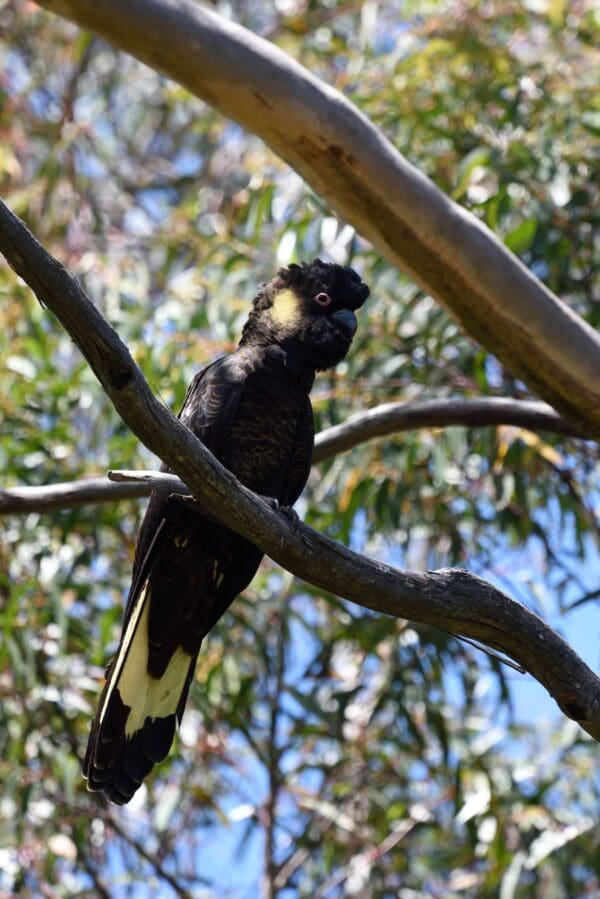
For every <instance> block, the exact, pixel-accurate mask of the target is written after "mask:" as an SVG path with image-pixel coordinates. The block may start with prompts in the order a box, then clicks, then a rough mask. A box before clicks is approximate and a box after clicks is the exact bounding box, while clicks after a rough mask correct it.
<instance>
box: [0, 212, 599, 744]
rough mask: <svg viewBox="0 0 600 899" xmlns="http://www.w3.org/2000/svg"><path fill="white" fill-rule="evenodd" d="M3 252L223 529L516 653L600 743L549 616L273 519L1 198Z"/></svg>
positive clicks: (329, 580)
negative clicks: (157, 390) (161, 398)
mask: <svg viewBox="0 0 600 899" xmlns="http://www.w3.org/2000/svg"><path fill="white" fill-rule="evenodd" d="M0 251H1V252H3V253H4V255H5V257H6V259H7V260H8V262H9V264H10V265H11V266H12V267H13V268H14V270H15V271H16V272H17V273H18V274H19V275H21V277H23V278H24V280H25V281H26V282H27V283H28V284H29V286H30V287H31V288H32V290H33V291H34V292H35V294H36V296H37V298H38V300H39V301H40V302H41V303H43V304H44V305H45V306H47V307H48V308H49V309H50V310H51V311H52V312H53V313H54V314H55V315H56V316H57V318H58V319H59V320H60V322H61V323H62V324H63V326H64V327H65V328H66V330H67V331H68V333H69V334H70V336H71V337H72V338H73V340H74V341H75V342H76V343H77V345H78V347H79V348H80V350H81V351H82V353H83V355H84V356H85V358H86V359H87V360H88V362H89V363H90V365H91V367H92V369H93V371H94V372H95V374H96V376H97V377H98V379H99V381H100V383H101V384H102V386H103V387H104V389H105V390H106V393H107V394H108V396H109V397H110V399H111V401H112V402H113V404H114V406H115V408H116V409H117V411H118V412H119V414H120V415H121V417H122V419H123V421H124V422H125V423H126V424H127V425H128V426H129V427H130V428H131V430H132V431H133V432H134V433H135V434H136V435H137V436H138V437H139V438H140V439H141V440H142V441H143V442H144V443H145V444H146V446H147V447H148V448H149V449H150V450H152V451H153V452H154V453H156V455H157V456H159V457H160V458H161V459H163V460H164V461H165V462H166V463H167V465H169V466H170V467H171V468H172V469H173V470H174V471H175V472H176V473H177V475H178V476H179V477H180V478H181V479H182V480H183V481H184V483H186V484H187V485H189V487H190V489H191V490H192V492H193V494H194V496H195V497H197V498H198V500H199V501H200V502H201V503H202V504H203V505H205V506H207V507H208V508H209V509H210V511H211V515H213V516H214V517H215V518H216V519H217V520H218V521H220V522H221V523H222V524H224V525H226V526H228V527H230V528H232V530H234V531H236V532H237V533H239V534H242V535H243V536H245V537H247V538H248V539H249V540H251V541H252V542H253V543H254V544H256V545H257V546H258V547H260V549H262V550H263V551H264V552H265V553H267V554H268V555H269V556H270V557H271V558H272V559H274V560H275V561H276V562H278V563H279V564H280V565H282V566H283V567H284V568H287V569H288V570H289V571H291V572H292V573H293V574H295V575H297V576H298V577H300V578H302V579H303V580H305V581H308V582H309V583H311V584H314V585H315V586H316V587H319V588H320V589H322V590H326V591H329V592H331V593H335V594H337V595H339V596H342V597H345V598H346V599H349V600H351V601H353V602H356V603H358V604H359V605H361V606H364V607H365V608H369V609H373V610H374V611H378V612H384V613H386V614H388V615H393V616H395V617H402V618H409V619H412V620H414V621H418V622H421V623H424V624H428V625H431V626H432V627H437V628H440V629H441V630H444V631H447V632H448V633H450V634H455V635H457V636H464V637H469V638H471V639H475V640H479V641H480V642H482V643H485V644H487V645H488V646H491V647H492V648H494V649H497V650H499V651H501V652H504V653H506V655H508V656H509V657H511V658H513V659H514V660H515V661H516V662H518V663H519V664H520V665H522V666H523V667H524V668H525V669H526V670H527V671H529V672H530V673H531V674H533V676H534V677H536V678H537V679H538V680H539V681H540V683H542V684H543V685H544V686H545V687H546V689H547V690H548V692H549V693H550V694H551V695H552V696H553V697H554V699H555V700H556V702H557V703H558V705H559V706H560V708H561V709H562V710H563V712H564V713H565V714H566V715H568V716H569V717H570V718H574V719H575V720H576V721H578V722H579V723H580V724H581V726H582V727H583V728H584V729H585V730H586V731H587V732H588V733H589V734H591V735H592V736H593V737H594V738H595V739H596V740H598V741H599V742H600V678H598V677H597V676H596V675H595V674H594V672H593V671H592V670H591V669H590V668H588V666H587V665H586V664H585V663H584V662H583V660H582V659H581V658H579V656H578V655H577V653H576V652H575V651H574V650H573V649H571V647H570V646H569V645H568V644H567V643H566V642H565V641H564V640H563V639H562V637H560V636H559V635H558V634H556V633H555V632H554V631H553V630H552V629H551V628H550V627H549V626H548V625H547V624H546V623H545V622H544V621H542V619H541V618H539V617H538V616H537V615H535V614H533V613H532V612H530V611H529V610H528V609H526V608H524V606H522V605H520V604H519V603H517V602H515V601H514V600H513V599H511V598H510V597H508V596H506V595H505V594H503V593H502V592H501V591H500V590H497V589H496V588H495V587H493V586H492V585H491V584H488V583H487V582H486V581H483V580H481V579H480V578H478V577H476V576H475V575H473V574H470V573H469V572H467V571H462V570H460V569H445V570H440V571H428V572H414V571H402V570H399V569H395V568H392V567H391V566H389V565H386V564H384V563H383V562H379V561H376V560H373V559H369V558H367V557H365V556H362V555H360V554H358V553H355V552H352V551H351V550H349V549H347V548H346V547H345V546H342V545H341V544H339V543H336V542H335V541H333V540H330V539H329V538H328V537H325V536H323V535H321V534H318V533H317V532H316V531H313V530H312V529H311V528H309V527H307V526H305V525H298V526H297V525H295V524H294V523H293V522H291V521H290V520H289V519H288V518H287V517H286V516H285V515H281V514H280V513H278V512H275V511H273V509H271V508H270V506H268V505H267V504H266V503H265V502H263V501H262V500H261V499H260V498H259V497H258V496H256V495H255V494H253V493H252V492H251V491H250V490H248V489H247V488H245V487H244V486H243V485H241V484H240V483H239V482H238V481H237V480H236V478H235V477H234V476H233V475H232V474H231V473H230V472H229V471H227V469H226V468H224V467H223V466H222V465H221V464H220V463H219V462H218V461H217V459H215V458H214V456H212V455H211V453H210V452H209V451H208V450H207V449H206V447H204V446H203V444H202V443H201V442H200V441H199V440H198V439H197V438H196V437H195V436H194V435H193V434H192V433H191V431H188V429H187V428H186V427H185V426H184V425H183V424H182V423H181V422H180V421H179V420H178V419H176V418H175V417H174V416H173V414H172V413H171V412H170V411H169V410H168V409H166V408H165V407H164V406H163V405H161V404H160V403H159V402H158V401H157V400H156V398H155V397H154V396H153V394H152V392H151V390H150V388H149V386H148V384H147V382H146V381H145V379H144V377H143V375H142V373H141V371H140V370H139V368H138V367H137V366H136V365H135V363H134V361H133V359H132V358H131V355H130V353H129V351H128V349H127V347H126V346H125V345H124V343H123V342H122V341H121V339H120V338H119V336H118V335H117V333H116V332H115V331H114V330H113V329H112V328H111V327H110V325H109V324H108V323H107V322H106V321H105V320H104V319H103V318H102V316H101V315H100V313H99V312H98V310H97V309H96V308H95V307H94V306H93V305H92V303H91V302H90V300H89V299H88V297H87V296H86V294H85V293H84V292H83V290H82V289H81V287H80V286H79V284H78V283H77V281H76V280H75V278H73V277H72V276H71V275H69V274H68V272H66V271H65V269H64V268H63V267H62V266H61V265H60V263H59V262H57V260H56V259H54V258H53V257H52V256H50V255H49V254H48V253H47V252H46V251H45V250H44V249H43V247H41V246H40V244H39V243H38V242H37V241H36V240H35V238H34V237H33V236H32V235H31V234H30V233H29V231H28V230H27V228H26V227H25V226H24V225H23V223H22V222H21V221H20V220H19V219H18V218H17V217H16V216H15V215H13V213H11V212H10V210H9V209H8V208H7V207H6V206H5V205H4V204H3V203H1V202H0Z"/></svg>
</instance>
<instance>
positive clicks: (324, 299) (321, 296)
mask: <svg viewBox="0 0 600 899" xmlns="http://www.w3.org/2000/svg"><path fill="white" fill-rule="evenodd" d="M315 303H318V304H319V306H330V305H331V297H330V296H329V294H328V293H325V291H321V293H318V294H317V295H316V297H315Z"/></svg>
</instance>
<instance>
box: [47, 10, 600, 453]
mask: <svg viewBox="0 0 600 899" xmlns="http://www.w3.org/2000/svg"><path fill="white" fill-rule="evenodd" d="M38 2H39V3H40V5H41V6H44V7H45V8H46V9H49V10H51V11H53V12H55V13H58V14H59V15H61V16H64V17H66V18H68V19H70V20H72V21H73V22H76V23H78V24H79V25H81V26H82V27H84V28H88V29H90V30H91V31H94V32H96V33H97V34H99V35H101V36H102V37H104V38H105V39H106V40H107V41H109V42H110V43H112V44H114V45H115V46H116V47H119V48H120V49H122V50H125V51H127V52H128V53H131V54H132V55H133V56H136V57H137V58H138V59H140V60H142V62H145V63H147V64H148V65H149V66H151V67H152V68H154V69H156V70H157V71H159V72H162V73H164V74H165V75H168V76H169V77H170V78H173V79H174V80H175V81H178V82H179V83H180V84H183V85H184V86H185V87H187V88H188V89H189V90H190V91H191V92H192V93H194V94H196V95H197V96H198V97H201V98H202V99H203V100H205V101H206V102H207V103H209V104H210V105H211V106H213V107H214V108H215V109H218V110H219V111H220V112H222V113H223V114H224V115H226V116H229V117H230V118H232V119H235V120H236V121H238V122H240V123H241V124H242V125H243V126H244V127H245V128H247V129H248V130H249V131H252V132H254V133H256V134H258V135H260V136H261V137H262V138H263V139H264V140H265V141H266V142H267V143H268V144H269V145H270V146H271V147H272V148H273V149H274V150H275V152H276V153H278V154H279V155H280V156H282V157H283V158H284V159H285V160H286V161H287V162H289V164H290V165H291V166H293V167H294V168H295V169H296V170H297V171H298V172H299V173H300V174H301V175H302V176H303V177H304V178H305V179H306V181H307V182H308V183H309V184H310V185H311V186H312V187H313V188H314V189H315V190H316V191H317V193H319V194H320V195H321V196H323V197H325V198H326V199H327V201H328V202H329V203H330V204H331V206H332V207H333V208H334V209H335V210H336V211H337V212H338V213H339V214H340V215H341V216H342V217H343V218H344V219H346V220H347V221H348V222H350V223H352V224H353V225H354V227H355V228H356V229H357V230H358V231H359V232H360V233H361V234H363V235H364V236H365V237H367V238H368V239H369V240H371V241H372V242H373V244H374V245H375V246H376V247H377V248H378V249H379V250H380V251H381V252H382V253H383V254H384V255H385V256H386V257H387V258H388V259H389V260H390V262H392V263H394V264H395V265H398V266H400V267H401V268H402V269H404V270H405V271H406V272H408V273H409V274H410V275H411V276H412V277H413V278H414V280H415V281H416V282H417V283H418V284H420V285H421V286H422V287H423V288H424V289H425V290H427V291H428V292H429V293H431V294H432V296H434V297H436V298H437V299H438V300H439V301H440V302H441V303H443V304H444V305H445V306H446V308H447V309H448V310H450V311H451V312H452V314H453V315H454V316H456V318H458V319H459V321H460V322H461V324H462V326H463V327H464V329H465V331H467V333H468V334H470V335H471V336H473V337H475V338H476V339H477V340H479V341H480V342H481V343H482V344H483V346H485V348H486V349H487V350H489V351H490V352H492V353H494V354H495V355H496V356H498V358H499V359H500V360H501V361H502V362H503V363H504V364H505V365H507V366H508V368H509V369H510V370H511V371H512V372H513V373H514V374H516V375H518V376H519V377H521V378H522V379H523V380H524V381H525V383H526V384H527V385H528V386H529V387H530V388H531V389H532V390H534V391H536V392H538V393H539V394H540V396H542V397H543V398H544V399H546V400H547V401H548V402H550V403H551V404H552V405H553V406H555V407H556V408H557V409H558V410H559V411H560V412H562V413H563V414H564V415H566V416H567V417H568V418H570V419H572V421H573V422H574V423H575V424H577V425H578V426H579V427H580V428H581V429H582V430H584V431H585V433H586V434H587V435H588V436H589V437H600V378H598V372H599V371H600V338H599V337H598V335H597V334H596V333H595V331H594V330H593V329H592V328H591V327H589V325H587V324H586V323H585V322H584V321H583V320H582V319H580V318H579V317H578V316H577V315H575V314H574V313H573V312H572V311H570V310H569V308H568V307H567V306H566V305H564V304H563V303H562V302H561V301H560V300H559V299H558V298H557V297H556V296H554V294H552V293H551V292H550V291H549V290H548V289H547V288H546V287H545V286H544V285H543V284H542V283H541V282H540V281H539V280H538V279H537V278H535V276H534V275H533V274H532V273H531V272H529V271H528V270H527V269H526V268H525V266H524V265H522V264H521V262H519V260H518V259H517V258H516V257H515V256H514V255H513V254H512V253H510V251H509V250H508V249H507V248H506V247H504V246H503V244H502V243H501V242H500V241H499V240H498V238H497V237H495V235H494V234H493V233H492V232H491V231H489V230H488V229H487V228H486V227H485V225H483V224H482V223H481V222H480V221H479V220H478V219H476V218H475V216H473V215H471V214H470V213H469V212H467V211H466V210H464V209H463V208H462V207H460V206H459V205H457V204H456V203H454V202H453V201H452V200H450V198H449V197H447V196H446V195H445V194H443V193H442V192H441V191H440V190H439V189H438V188H437V187H436V186H435V185H434V184H433V183H432V182H431V181H429V180H428V179H427V178H426V177H425V176H424V175H423V174H422V173H421V172H419V171H418V169H416V168H415V167H414V166H412V165H411V164H410V163H409V162H407V161H406V160H405V159H404V158H403V157H402V156H401V155H400V153H398V152H397V150H396V149H395V148H394V147H393V146H392V144H391V143H390V142H389V141H388V140H387V139H386V138H385V136H384V135H383V134H382V133H381V131H379V130H378V129H377V128H376V127H375V126H374V125H373V124H372V123H371V122H370V121H369V120H368V119H367V118H366V116H364V115H363V114H362V113H361V112H360V111H359V110H358V109H357V108H356V107H355V106H354V105H353V104H352V103H350V102H349V101H348V100H347V99H346V98H345V97H344V96H342V94H340V93H339V92H338V91H336V90H334V89H333V88H331V87H329V86H328V85H327V84H325V83H323V82H322V81H319V80H318V79H317V78H315V77H314V76H313V75H311V73H310V72H308V71H307V70H306V69H305V68H303V66H301V65H299V64H298V63H297V62H295V61H294V60H292V59H291V58H290V57H289V56H288V55H286V54H285V53H284V52H283V51H281V50H279V49H278V48H277V47H276V46H274V45H272V44H270V43H269V42H268V41H265V40H263V39H262V38H260V37H258V36H257V35H255V34H253V33H252V32H250V31H248V30H246V29H244V28H242V27H240V26H239V25H236V24H235V23H233V22H229V21H226V20H225V19H223V18H221V17H220V16H218V15H217V14H216V13H214V12H213V11H212V10H209V9H207V8H206V7H203V6H201V5H200V4H199V3H197V2H196V0H128V2H127V3H123V2H122V0H38Z"/></svg>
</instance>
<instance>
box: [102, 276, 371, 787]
mask: <svg viewBox="0 0 600 899" xmlns="http://www.w3.org/2000/svg"><path fill="white" fill-rule="evenodd" d="M368 294H369V289H368V287H367V285H366V284H363V283H362V282H361V279H360V277H359V276H358V274H357V273H356V272H355V271H353V270H352V269H349V268H343V267H342V266H339V265H333V264H327V263H323V262H321V260H319V259H317V260H315V261H314V262H312V263H311V264H310V265H301V266H298V265H291V266H289V267H288V268H286V269H281V270H280V271H279V272H278V274H277V275H276V277H275V278H273V280H272V281H269V282H268V283H267V284H265V285H264V286H263V288H262V290H261V291H260V292H259V294H258V295H257V296H256V298H255V299H254V302H253V306H252V310H251V312H250V315H249V317H248V320H247V322H246V324H245V326H244V329H243V333H242V339H241V341H240V345H239V346H238V348H237V350H236V352H235V353H232V354H231V355H230V356H225V357H224V358H222V359H219V360H218V361H217V362H215V363H213V364H212V365H209V366H208V368H206V369H204V371H202V372H200V373H199V374H198V375H196V377H195V378H194V380H193V381H192V383H191V384H190V387H189V389H188V392H187V396H186V398H185V402H184V404H183V408H182V410H181V413H180V418H181V420H182V421H183V422H184V424H185V425H187V427H188V428H190V430H191V431H193V432H194V434H196V435H197V436H198V437H199V438H200V439H201V440H202V441H203V443H204V444H205V445H206V446H207V447H208V449H209V450H210V451H211V452H212V453H213V454H214V455H215V456H216V457H217V458H218V459H219V460H220V461H221V462H222V463H223V465H225V466H226V467H227V468H228V469H229V470H230V471H232V472H233V473H234V474H235V475H236V477H237V478H239V480H240V481H241V482H242V483H243V484H245V485H246V486H247V487H249V488H250V489H251V490H254V491H255V492H256V493H260V494H262V495H264V496H269V497H272V498H273V499H276V500H277V501H278V502H279V503H280V504H281V505H284V506H290V505H292V504H293V503H294V502H295V501H296V500H297V498H298V496H299V495H300V493H301V491H302V489H303V487H304V485H305V483H306V479H307V477H308V472H309V470H310V465H311V458H312V448H313V436H314V435H313V419H312V408H311V405H310V399H309V392H310V389H311V387H312V384H313V380H314V376H315V372H316V371H318V370H321V369H326V368H331V367H332V366H334V365H336V364H337V363H338V362H339V361H340V360H341V359H343V357H344V356H345V355H346V353H347V351H348V349H349V347H350V344H351V342H352V338H353V336H354V332H355V330H356V318H355V316H354V310H356V309H358V308H359V307H360V306H361V305H362V304H363V303H364V301H365V300H366V298H367V296H368ZM261 558H262V553H261V551H260V550H259V549H257V548H256V547H255V546H253V544H252V543H250V542H249V541H248V540H246V539H245V538H243V537H240V536H239V535H237V534H235V533H234V532H232V531H230V530H228V529H227V528H225V527H223V526H222V525H220V524H218V523H216V522H215V521H214V520H213V519H210V518H209V517H207V516H204V515H202V514H200V513H199V512H198V511H197V510H196V509H193V508H191V507H190V506H189V505H186V504H185V503H183V502H182V501H181V499H178V498H177V497H173V496H171V497H166V496H164V495H154V496H153V497H152V498H151V500H150V503H149V505H148V509H147V511H146V515H145V517H144V521H143V523H142V527H141V531H140V535H139V538H138V545H137V548H136V554H135V561H134V569H133V578H132V584H131V588H130V591H129V597H128V601H127V607H126V610H125V622H124V627H123V635H122V637H121V642H120V645H119V649H118V651H117V654H116V656H115V658H114V659H113V661H112V663H111V665H110V667H109V669H108V673H107V681H106V684H105V687H104V690H103V693H102V696H101V698H100V704H99V708H98V712H97V714H96V717H95V718H94V721H93V722H92V728H91V734H90V738H89V743H88V747H87V752H86V756H85V761H84V774H85V777H86V778H87V781H88V787H89V788H90V789H91V790H101V791H103V792H104V793H105V795H106V796H107V797H108V798H109V799H111V800H112V801H113V802H117V803H120V804H122V803H125V802H128V801H129V800H130V799H131V797H132V796H133V794H134V792H135V791H136V790H137V788H138V787H139V786H140V784H141V783H142V781H143V779H144V778H145V777H146V776H147V775H148V774H149V773H150V771H151V769H152V767H153V765H154V764H156V762H159V761H161V760H162V759H163V758H164V757H165V756H166V755H167V753H168V751H169V748H170V746H171V742H172V740H173V735H174V733H175V726H176V722H177V721H179V720H181V716H182V714H183V709H184V705H185V702H186V698H187V693H188V690H189V686H190V683H191V680H192V678H193V675H194V667H195V662H196V657H197V655H198V651H199V649H200V644H201V642H202V640H203V638H204V637H205V636H206V634H207V633H208V632H209V631H210V630H211V628H213V627H214V625H215V624H216V622H217V621H218V620H219V618H220V617H221V615H223V613H224V612H225V611H226V609H227V608H228V607H229V605H230V604H231V603H232V601H233V600H234V599H235V597H236V596H237V595H238V593H240V592H241V591H242V590H244V589H245V588H246V587H247V586H248V584H249V583H250V581H251V580H252V578H253V577H254V574H255V572H256V569H257V568H258V566H259V564H260V560H261Z"/></svg>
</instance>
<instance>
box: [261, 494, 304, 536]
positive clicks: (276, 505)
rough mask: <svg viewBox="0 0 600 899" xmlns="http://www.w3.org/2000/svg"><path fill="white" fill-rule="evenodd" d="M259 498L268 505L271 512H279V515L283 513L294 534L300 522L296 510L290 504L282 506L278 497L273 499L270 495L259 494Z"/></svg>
mask: <svg viewBox="0 0 600 899" xmlns="http://www.w3.org/2000/svg"><path fill="white" fill-rule="evenodd" d="M261 499H262V500H263V501H264V502H265V503H266V504H267V506H269V508H270V509H272V510H273V512H279V514H280V515H283V517H284V518H286V519H287V521H288V523H289V524H290V525H291V528H292V531H293V532H294V534H295V533H296V531H297V530H298V528H299V527H300V525H301V524H302V521H301V519H300V516H299V515H298V513H297V512H296V510H295V509H294V508H292V506H282V505H281V503H280V502H279V500H278V499H274V498H273V497H272V496H261Z"/></svg>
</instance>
